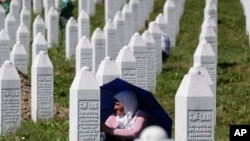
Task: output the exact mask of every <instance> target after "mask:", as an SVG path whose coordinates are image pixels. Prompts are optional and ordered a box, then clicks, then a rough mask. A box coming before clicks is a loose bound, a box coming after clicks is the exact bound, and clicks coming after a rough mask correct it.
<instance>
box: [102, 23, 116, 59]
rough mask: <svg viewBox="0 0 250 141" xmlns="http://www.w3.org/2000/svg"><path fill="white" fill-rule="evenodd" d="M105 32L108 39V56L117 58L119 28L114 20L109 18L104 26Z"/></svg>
mask: <svg viewBox="0 0 250 141" xmlns="http://www.w3.org/2000/svg"><path fill="white" fill-rule="evenodd" d="M103 32H104V35H105V39H106V54H105V55H106V56H110V57H111V58H116V56H117V54H118V50H119V48H118V47H117V38H118V37H117V30H116V25H115V23H114V22H112V21H111V19H109V20H108V21H107V22H106V24H105V26H104V28H103Z"/></svg>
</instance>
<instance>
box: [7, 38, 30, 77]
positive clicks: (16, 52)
mask: <svg viewBox="0 0 250 141" xmlns="http://www.w3.org/2000/svg"><path fill="white" fill-rule="evenodd" d="M27 58H28V55H27V52H26V50H25V48H24V46H23V45H22V44H21V43H20V42H17V43H16V44H15V45H14V46H13V47H12V50H11V53H10V61H11V62H12V63H13V65H14V66H15V67H16V68H17V69H18V70H20V71H21V72H23V73H24V74H27V72H28V71H27V68H28V60H27Z"/></svg>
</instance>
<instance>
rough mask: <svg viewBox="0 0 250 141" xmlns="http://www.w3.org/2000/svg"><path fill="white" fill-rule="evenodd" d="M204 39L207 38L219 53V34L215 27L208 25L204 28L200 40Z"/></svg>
mask: <svg viewBox="0 0 250 141" xmlns="http://www.w3.org/2000/svg"><path fill="white" fill-rule="evenodd" d="M203 40H206V41H207V42H208V43H210V44H211V46H212V48H213V50H214V52H215V55H217V48H218V47H217V35H216V33H215V32H214V30H213V28H212V27H211V26H207V27H205V28H203V29H202V31H201V33H200V37H199V42H202V41H203Z"/></svg>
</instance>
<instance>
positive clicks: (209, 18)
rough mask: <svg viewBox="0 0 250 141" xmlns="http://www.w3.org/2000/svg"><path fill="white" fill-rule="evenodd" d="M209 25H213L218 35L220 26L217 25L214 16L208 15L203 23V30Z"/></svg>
mask: <svg viewBox="0 0 250 141" xmlns="http://www.w3.org/2000/svg"><path fill="white" fill-rule="evenodd" d="M207 26H211V27H212V28H213V30H214V32H215V33H216V35H217V33H218V32H217V30H218V27H217V23H215V21H214V19H213V18H212V16H207V17H206V18H205V19H204V21H203V22H202V25H201V30H202V29H204V28H206V27H207Z"/></svg>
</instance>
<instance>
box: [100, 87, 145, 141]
mask: <svg viewBox="0 0 250 141" xmlns="http://www.w3.org/2000/svg"><path fill="white" fill-rule="evenodd" d="M114 99H115V105H114V109H115V111H116V113H114V114H112V115H110V116H109V117H108V119H107V120H106V122H105V124H102V127H101V128H102V129H101V130H102V131H103V132H105V133H106V141H133V140H134V139H135V138H138V136H139V135H140V132H141V131H142V130H143V129H144V127H146V125H147V122H148V116H147V114H146V113H145V112H144V111H142V110H139V109H138V101H137V97H136V95H135V94H134V93H133V92H132V91H121V92H119V93H117V94H116V95H115V96H114Z"/></svg>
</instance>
